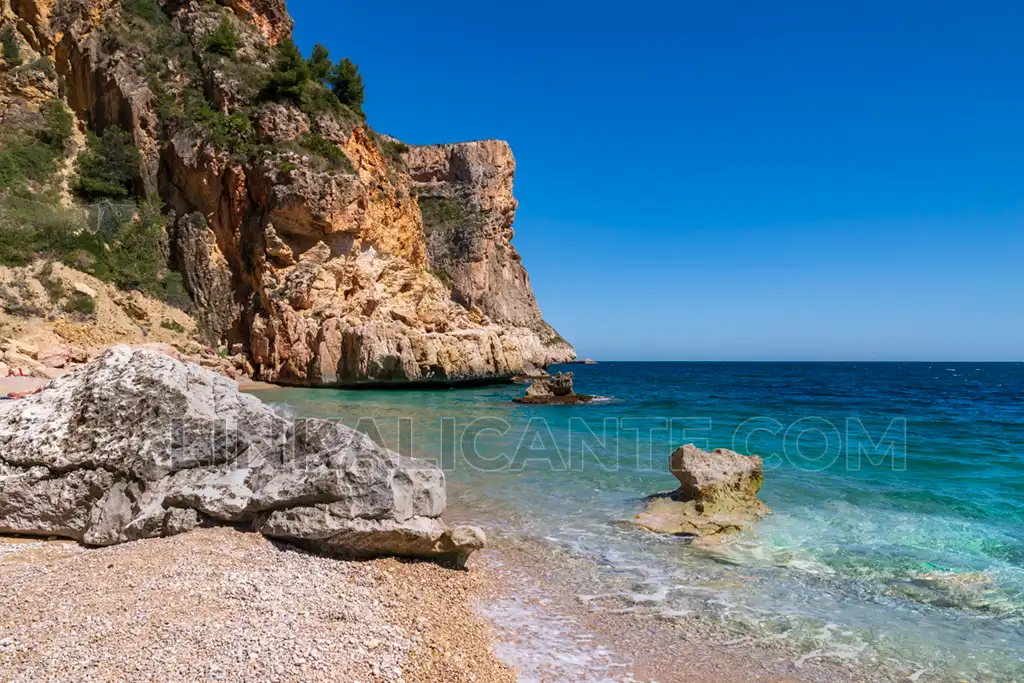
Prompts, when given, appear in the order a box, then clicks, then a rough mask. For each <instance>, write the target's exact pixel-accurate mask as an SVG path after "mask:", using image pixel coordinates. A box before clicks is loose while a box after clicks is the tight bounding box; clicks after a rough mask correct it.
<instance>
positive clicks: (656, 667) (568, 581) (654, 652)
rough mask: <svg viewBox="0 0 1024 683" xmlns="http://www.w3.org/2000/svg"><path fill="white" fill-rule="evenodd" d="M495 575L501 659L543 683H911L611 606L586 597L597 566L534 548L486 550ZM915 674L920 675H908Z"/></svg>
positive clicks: (491, 606) (482, 609)
mask: <svg viewBox="0 0 1024 683" xmlns="http://www.w3.org/2000/svg"><path fill="white" fill-rule="evenodd" d="M476 562H477V564H478V566H480V567H481V568H482V569H485V570H486V574H487V575H488V576H490V577H493V578H492V580H491V582H490V584H489V586H490V589H489V591H488V593H487V598H486V600H485V601H484V602H483V603H480V604H479V605H478V611H479V613H480V614H481V615H484V616H486V617H487V618H488V619H489V620H490V621H491V622H492V624H493V625H494V627H495V631H496V637H497V643H496V645H495V652H496V653H497V655H498V657H499V658H500V659H501V660H502V661H504V662H505V663H506V664H508V665H510V666H513V667H516V668H517V669H519V670H520V671H521V676H520V679H519V680H521V681H536V682H538V683H556V682H558V683H561V682H563V681H566V682H567V681H574V682H576V681H578V682H580V683H604V682H605V681H629V682H632V681H652V682H654V681H656V682H658V683H709V682H714V683H749V682H751V681H762V682H764V683H858V682H864V681H873V682H878V683H882V682H887V681H895V680H906V679H905V678H903V679H898V678H897V679H894V678H889V677H886V676H884V675H880V674H877V672H865V671H863V670H858V669H856V668H854V667H853V666H852V665H850V663H849V662H844V661H837V660H829V659H816V658H814V657H809V656H802V655H800V654H799V653H797V652H794V651H790V650H788V649H787V646H786V643H784V642H782V641H780V640H776V639H772V638H762V639H760V640H755V639H753V638H750V637H749V636H742V635H738V634H736V633H730V632H728V631H727V630H725V629H724V628H721V627H718V626H717V625H714V624H710V623H708V622H706V621H704V620H699V619H696V618H691V617H690V616H689V615H685V614H678V615H671V616H666V615H660V616H659V615H653V614H650V613H644V612H642V611H635V612H634V611H629V610H622V609H609V608H605V607H601V606H598V605H597V604H595V603H592V602H588V601H587V600H586V599H581V597H580V596H582V595H585V594H588V593H594V592H599V591H600V588H599V587H598V586H596V585H594V584H593V583H591V582H590V581H591V576H592V569H591V568H589V567H587V566H585V565H584V564H583V563H580V562H578V561H577V560H575V559H574V558H572V557H570V556H568V555H563V556H554V557H553V556H551V554H550V553H545V552H539V549H537V548H531V547H529V545H528V542H524V543H520V542H519V541H517V542H516V543H515V544H509V543H504V542H500V541H499V543H498V545H497V547H495V548H492V549H489V550H485V551H482V552H481V553H478V557H477V560H476ZM907 673H908V675H909V674H911V673H912V672H907Z"/></svg>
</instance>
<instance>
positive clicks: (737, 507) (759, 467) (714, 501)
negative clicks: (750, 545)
mask: <svg viewBox="0 0 1024 683" xmlns="http://www.w3.org/2000/svg"><path fill="white" fill-rule="evenodd" d="M669 469H670V470H671V472H672V474H674V475H675V476H676V478H677V479H678V480H679V488H678V489H677V490H675V491H672V492H668V493H659V494H656V495H654V496H651V497H650V498H649V499H648V506H647V510H646V511H645V512H642V513H640V514H639V515H637V517H636V519H635V523H636V525H637V526H639V527H641V528H644V529H647V530H649V531H654V532H657V533H662V534H674V535H680V536H696V537H708V536H716V535H719V534H726V533H734V532H737V531H741V530H742V529H744V528H746V527H747V526H748V525H749V524H752V523H754V522H756V521H758V520H759V519H761V517H763V516H765V515H766V514H768V513H769V510H768V507H767V506H766V505H765V504H764V503H762V502H761V501H760V500H759V499H758V498H757V492H758V491H759V490H760V488H761V484H762V482H763V481H764V464H763V463H762V461H761V458H760V457H758V456H756V455H751V456H746V455H741V454H739V453H736V452H735V451H730V450H726V449H724V448H716V449H715V450H713V451H711V452H710V453H709V452H707V451H703V450H701V449H699V448H697V447H696V446H694V445H693V444H687V445H685V446H683V447H682V448H679V449H677V450H676V451H675V452H674V453H673V454H672V456H671V458H670V459H669Z"/></svg>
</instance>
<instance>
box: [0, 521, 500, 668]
mask: <svg viewBox="0 0 1024 683" xmlns="http://www.w3.org/2000/svg"><path fill="white" fill-rule="evenodd" d="M483 588H484V586H483V584H482V583H481V577H479V576H477V573H476V572H473V571H468V572H467V571H458V570H454V569H448V568H444V567H441V566H438V565H436V564H432V563H427V562H412V561H400V560H396V559H381V560H371V561H345V560H338V559H332V558H325V557H319V556H316V555H310V554H308V553H305V552H302V551H299V550H295V549H294V548H291V547H289V546H286V545H281V544H275V543H273V542H271V541H269V540H267V539H266V538H264V537H263V536H260V535H258V534H252V533H245V532H241V531H236V530H233V529H228V528H214V529H204V530H199V531H195V532H192V533H189V534H185V535H182V536H175V537H173V538H166V539H152V540H146V541H138V542H135V543H126V544H123V545H119V546H114V547H110V548H101V549H87V548H84V547H82V546H80V545H78V544H77V543H69V542H45V541H44V542H39V541H31V540H26V539H4V540H3V542H0V680H2V681H36V680H94V681H122V680H143V679H144V680H151V681H181V680H235V681H237V680H253V681H281V682H285V681H352V682H355V681H362V682H369V681H396V682H397V681H406V682H411V683H445V682H453V683H455V682H463V681H466V682H468V681H477V682H490V681H494V682H496V683H507V682H510V681H514V680H515V674H514V672H513V671H512V670H511V669H510V668H508V667H507V666H504V665H502V664H500V663H499V662H498V661H497V660H496V659H495V657H494V656H493V655H492V654H491V644H492V641H491V634H490V629H489V627H488V625H487V623H486V622H485V621H484V620H483V619H482V618H480V617H479V616H477V615H475V614H474V613H473V611H472V610H471V602H472V601H473V600H474V599H476V596H478V595H481V594H482V591H483Z"/></svg>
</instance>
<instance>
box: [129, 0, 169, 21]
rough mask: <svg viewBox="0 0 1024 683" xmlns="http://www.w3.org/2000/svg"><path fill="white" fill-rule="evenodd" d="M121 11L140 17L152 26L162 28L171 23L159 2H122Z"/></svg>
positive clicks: (155, 0)
mask: <svg viewBox="0 0 1024 683" xmlns="http://www.w3.org/2000/svg"><path fill="white" fill-rule="evenodd" d="M121 9H122V10H123V11H124V13H125V14H128V15H130V16H135V17H138V18H139V19H142V20H143V21H145V22H146V23H147V24H149V25H150V26H155V27H161V26H167V25H169V24H170V23H171V21H170V18H169V17H168V16H167V13H166V12H164V8H163V7H161V6H160V3H159V2H157V0H122V2H121Z"/></svg>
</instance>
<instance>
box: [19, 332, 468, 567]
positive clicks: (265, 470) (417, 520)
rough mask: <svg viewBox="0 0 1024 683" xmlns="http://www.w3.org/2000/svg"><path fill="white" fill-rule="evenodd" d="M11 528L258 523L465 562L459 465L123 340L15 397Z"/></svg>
mask: <svg viewBox="0 0 1024 683" xmlns="http://www.w3.org/2000/svg"><path fill="white" fill-rule="evenodd" d="M0 443H4V449H3V451H2V452H0V533H17V534H30V535H37V536H61V537H67V538H73V539H75V540H78V541H81V542H83V543H85V544H88V545H98V546H105V545H114V544H118V543H124V542H128V541H133V540H137V539H141V538H151V537H158V536H166V535H173V534H176V533H182V532H185V531H188V530H190V529H193V528H195V527H196V526H199V525H200V524H230V525H244V526H248V527H249V528H251V529H253V530H254V531H258V532H260V533H263V534H264V535H267V536H269V537H272V538H278V539H281V540H284V541H288V542H291V543H295V544H297V545H301V546H303V547H307V548H310V549H313V550H317V551H320V552H329V553H338V554H344V555H350V556H376V555H405V556H413V557H426V558H434V559H440V560H444V561H449V562H452V563H455V564H457V565H460V566H461V565H464V564H465V561H466V559H467V558H468V556H469V554H470V553H472V552H473V551H475V550H477V549H479V548H481V547H483V544H484V536H483V533H482V532H481V531H480V530H479V529H476V528H473V527H459V526H457V527H454V528H451V527H449V526H448V525H447V524H446V523H445V522H444V521H443V520H442V519H441V514H442V512H443V511H444V508H445V503H446V492H445V477H444V473H443V472H442V471H441V470H440V469H438V468H437V467H435V466H434V465H432V464H430V463H427V462H424V461H420V460H414V459H412V458H406V457H403V456H400V455H397V454H395V453H393V452H391V451H388V450H386V449H384V448H382V447H381V446H378V445H377V444H375V443H374V442H373V441H372V440H371V439H370V438H369V437H368V436H366V435H365V434H362V433H360V432H356V431H355V430H352V429H349V428H348V427H345V426H343V425H341V424H338V423H336V422H332V421H327V420H313V419H310V420H294V419H289V418H286V417H282V416H281V415H279V414H278V413H277V412H275V411H274V410H273V409H272V408H270V407H269V406H266V405H264V404H263V403H262V402H260V400H259V399H258V398H256V397H254V396H251V395H247V394H243V393H241V392H239V391H238V389H237V386H236V384H235V383H234V382H233V381H231V380H229V379H227V378H225V377H222V376H220V375H217V374H215V373H213V372H210V371H208V370H205V369H203V368H201V367H199V366H197V365H192V364H186V363H182V362H180V361H178V360H176V359H175V358H173V357H172V356H171V355H167V354H164V353H158V352H155V351H152V350H147V349H140V348H132V347H128V346H115V347H113V348H111V349H110V350H109V351H107V352H106V353H104V354H103V355H102V356H100V357H99V358H98V359H96V360H95V361H93V362H91V363H89V364H87V365H85V366H82V367H80V368H78V369H77V370H75V371H73V372H71V373H69V374H67V375H65V376H63V377H61V378H59V379H57V380H55V381H54V382H52V383H51V384H50V385H49V387H47V388H46V389H44V390H43V391H41V392H40V393H38V394H35V395H32V396H29V397H27V398H23V399H21V400H19V401H10V402H4V403H3V404H0Z"/></svg>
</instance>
